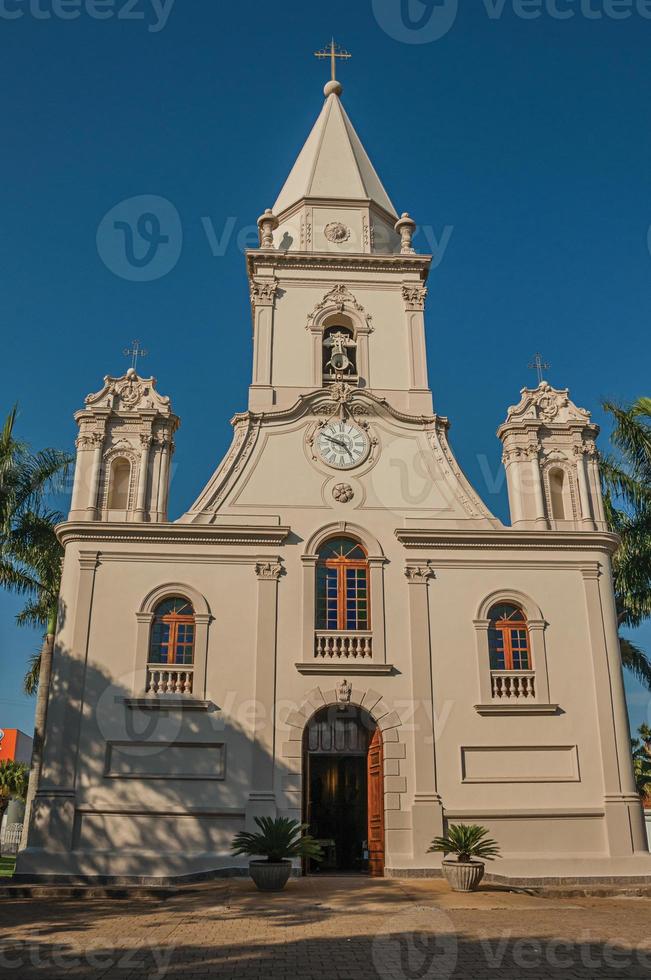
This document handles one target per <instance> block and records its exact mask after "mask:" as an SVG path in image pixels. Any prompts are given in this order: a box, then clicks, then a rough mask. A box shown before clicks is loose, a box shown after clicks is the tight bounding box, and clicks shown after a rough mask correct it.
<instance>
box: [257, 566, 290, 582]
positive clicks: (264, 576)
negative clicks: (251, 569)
mask: <svg viewBox="0 0 651 980" xmlns="http://www.w3.org/2000/svg"><path fill="white" fill-rule="evenodd" d="M282 571H283V566H282V564H281V563H280V562H279V561H259V562H256V564H255V574H256V576H257V577H258V579H259V580H260V581H263V582H264V581H273V582H277V581H278V579H279V578H280V576H281V575H282Z"/></svg>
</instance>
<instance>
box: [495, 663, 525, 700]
mask: <svg viewBox="0 0 651 980" xmlns="http://www.w3.org/2000/svg"><path fill="white" fill-rule="evenodd" d="M535 678H536V674H535V671H533V670H491V689H492V693H493V697H494V698H498V699H504V700H508V701H522V700H524V699H526V698H535V696H536V685H535Z"/></svg>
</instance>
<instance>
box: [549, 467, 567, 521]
mask: <svg viewBox="0 0 651 980" xmlns="http://www.w3.org/2000/svg"><path fill="white" fill-rule="evenodd" d="M549 494H550V497H551V501H552V517H553V519H554V520H555V521H564V520H565V473H564V472H563V470H561V469H554V470H551V472H550V474H549Z"/></svg>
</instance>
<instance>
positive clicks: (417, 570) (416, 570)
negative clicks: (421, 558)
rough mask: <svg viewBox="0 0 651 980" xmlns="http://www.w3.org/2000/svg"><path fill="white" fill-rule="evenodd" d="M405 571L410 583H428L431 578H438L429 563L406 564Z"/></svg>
mask: <svg viewBox="0 0 651 980" xmlns="http://www.w3.org/2000/svg"><path fill="white" fill-rule="evenodd" d="M404 571H405V575H406V577H407V581H408V582H409V584H410V585H427V583H428V582H429V580H430V579H431V578H436V573H435V571H434V569H433V568H432V566H431V565H430V564H429V563H428V564H422V565H406V566H405V570H404Z"/></svg>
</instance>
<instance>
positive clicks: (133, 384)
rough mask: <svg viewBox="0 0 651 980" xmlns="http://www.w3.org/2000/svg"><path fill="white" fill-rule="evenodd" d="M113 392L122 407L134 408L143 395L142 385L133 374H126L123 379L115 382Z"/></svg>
mask: <svg viewBox="0 0 651 980" xmlns="http://www.w3.org/2000/svg"><path fill="white" fill-rule="evenodd" d="M115 392H116V394H117V395H119V397H120V401H121V402H122V405H123V407H124V408H134V407H135V406H136V405H137V404H138V402H139V401H140V399H141V398H142V396H143V387H142V385H141V384H140V381H139V380H138V378H137V377H136V375H135V374H133V375H129V374H127V376H126V378H125V379H124V381H119V382H118V383H117V384H116V386H115Z"/></svg>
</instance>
